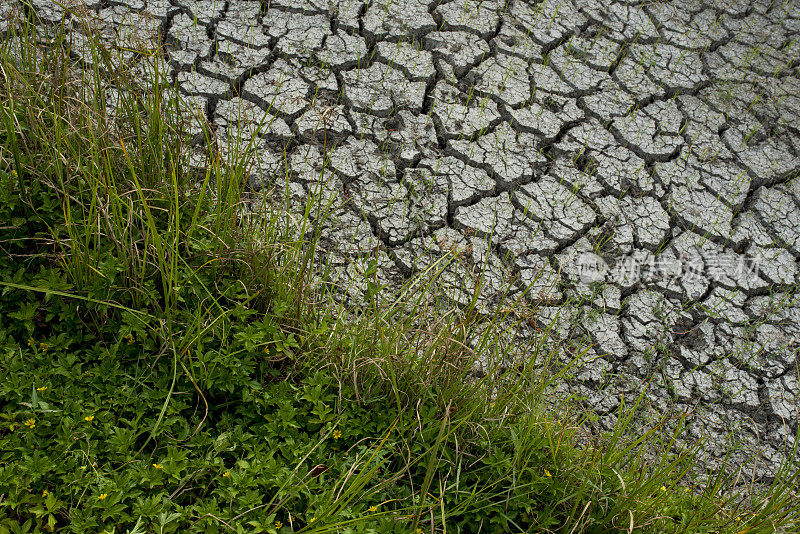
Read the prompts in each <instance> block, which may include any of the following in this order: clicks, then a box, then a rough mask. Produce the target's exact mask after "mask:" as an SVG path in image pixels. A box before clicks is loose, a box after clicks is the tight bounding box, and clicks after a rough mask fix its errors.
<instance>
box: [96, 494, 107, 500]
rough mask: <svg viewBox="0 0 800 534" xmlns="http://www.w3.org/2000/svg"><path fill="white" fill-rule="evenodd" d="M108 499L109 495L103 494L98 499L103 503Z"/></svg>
mask: <svg viewBox="0 0 800 534" xmlns="http://www.w3.org/2000/svg"><path fill="white" fill-rule="evenodd" d="M106 497H108V493H101V494H100V496H99V497H98V499H99V500H101V501H102V500H103V499H105V498H106Z"/></svg>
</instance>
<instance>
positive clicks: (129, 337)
mask: <svg viewBox="0 0 800 534" xmlns="http://www.w3.org/2000/svg"><path fill="white" fill-rule="evenodd" d="M123 339H124V340H125V343H126V344H128V345H133V334H128V335H127V336H125V337H124V338H123Z"/></svg>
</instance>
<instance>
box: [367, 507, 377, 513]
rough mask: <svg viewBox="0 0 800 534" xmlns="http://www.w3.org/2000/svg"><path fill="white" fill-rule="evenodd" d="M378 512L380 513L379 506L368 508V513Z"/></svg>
mask: <svg viewBox="0 0 800 534" xmlns="http://www.w3.org/2000/svg"><path fill="white" fill-rule="evenodd" d="M377 511H378V507H377V506H370V507H369V508H367V512H377Z"/></svg>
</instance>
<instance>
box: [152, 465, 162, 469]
mask: <svg viewBox="0 0 800 534" xmlns="http://www.w3.org/2000/svg"><path fill="white" fill-rule="evenodd" d="M153 467H155V468H156V469H163V468H164V466H163V465H161V464H153Z"/></svg>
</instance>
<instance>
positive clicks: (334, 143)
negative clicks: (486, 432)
mask: <svg viewBox="0 0 800 534" xmlns="http://www.w3.org/2000/svg"><path fill="white" fill-rule="evenodd" d="M76 6H82V7H81V10H80V11H81V12H82V13H83V15H84V16H90V17H92V18H94V19H95V28H96V29H97V31H99V32H101V33H102V34H103V35H104V36H105V38H106V39H107V40H108V42H109V43H110V44H112V45H113V46H115V47H116V48H117V49H118V50H119V51H120V54H121V57H122V60H124V61H126V62H129V63H130V64H131V65H132V66H138V67H140V69H139V70H140V72H139V75H140V76H141V77H142V79H143V80H145V81H152V80H151V79H150V78H152V68H150V67H148V66H147V62H146V61H144V59H142V56H141V55H139V54H136V53H133V52H131V51H130V50H131V49H133V48H135V47H134V45H135V44H139V45H140V44H141V43H145V44H146V45H147V46H149V47H150V48H151V49H152V50H155V51H160V58H161V59H160V61H161V62H162V66H163V68H164V69H166V71H168V72H169V77H170V80H169V81H171V82H177V85H178V87H179V89H180V91H181V93H182V94H183V95H184V96H185V98H186V101H187V102H189V103H191V104H192V105H194V106H197V109H199V110H201V114H202V115H204V117H205V120H207V121H208V122H209V123H211V124H212V125H215V126H216V129H215V132H216V137H217V139H218V142H217V147H218V148H219V150H220V152H222V153H223V154H224V153H226V152H229V151H231V150H232V146H233V145H234V143H235V140H234V137H235V132H239V133H240V135H241V134H242V132H243V137H244V140H245V141H248V140H252V141H253V143H254V144H255V146H256V152H255V154H256V161H257V164H258V167H257V169H255V170H254V172H253V174H252V176H251V178H250V186H251V188H252V190H253V193H254V195H253V198H258V193H259V192H264V191H267V190H272V188H273V187H275V188H277V190H278V191H284V192H285V193H287V194H288V196H289V197H290V198H294V199H296V201H297V205H301V202H302V201H303V200H304V199H306V198H309V197H310V196H312V195H315V194H316V195H318V196H319V197H321V198H323V199H324V200H326V201H327V200H330V201H331V202H332V205H333V213H332V217H330V218H329V219H328V220H327V221H326V222H324V223H323V224H324V230H323V233H322V237H323V247H324V250H325V254H326V259H327V262H328V265H329V266H330V267H331V269H332V272H333V273H334V276H335V277H336V279H337V280H338V281H340V282H341V283H343V284H344V285H345V286H346V287H347V291H349V293H350V294H351V295H350V296H351V297H352V298H355V299H357V298H359V295H360V294H361V292H362V291H363V289H364V286H365V284H366V280H365V279H364V276H363V275H364V272H365V271H367V267H368V265H369V261H370V259H372V258H377V267H378V273H377V276H378V278H379V279H380V281H381V283H384V284H388V285H389V286H393V285H394V286H399V285H401V284H403V283H404V282H407V281H409V280H412V279H414V278H415V277H417V276H419V275H420V273H424V272H426V270H427V269H429V268H431V266H435V265H437V263H436V262H437V261H438V260H440V259H441V258H442V257H443V256H444V255H447V254H450V253H452V252H453V251H457V253H458V254H457V261H452V262H450V263H448V264H447V266H446V268H445V269H444V272H443V273H442V275H441V280H442V282H443V284H444V287H445V291H446V293H447V295H448V297H449V298H450V299H451V300H452V301H454V302H456V303H461V304H465V303H467V302H469V300H470V299H471V298H472V296H473V292H474V291H475V287H476V281H477V279H478V277H479V276H480V275H481V273H482V274H483V277H484V282H485V284H484V285H483V286H482V287H481V288H480V290H479V293H480V294H479V295H478V296H479V300H480V302H481V303H482V305H483V306H485V307H487V308H486V309H489V308H491V306H493V305H495V306H496V305H498V304H497V303H499V302H500V296H501V295H503V294H504V292H506V291H507V292H508V299H511V300H513V301H515V302H516V303H517V305H519V306H522V307H523V308H525V309H526V310H530V312H531V319H532V320H531V322H530V325H531V328H530V330H529V331H528V332H521V333H518V334H519V335H523V336H525V335H527V336H534V335H536V334H537V331H541V330H542V329H545V328H547V326H548V325H551V326H552V327H553V335H554V336H555V338H556V339H557V340H559V342H560V343H562V345H563V346H565V347H569V346H572V347H574V345H575V344H578V345H582V346H584V347H585V348H586V349H587V350H588V352H586V353H585V358H584V362H583V364H582V366H581V367H580V368H579V369H578V371H577V372H576V373H575V376H574V377H573V378H572V379H571V380H569V381H568V383H565V384H564V385H563V386H562V388H561V389H562V390H563V391H566V392H570V393H573V394H577V395H579V396H580V397H581V398H583V399H584V402H585V403H587V405H589V406H591V407H592V408H593V409H594V410H595V411H596V412H597V413H598V414H599V415H600V421H601V422H603V423H604V424H605V425H609V424H613V422H614V421H615V417H616V411H617V410H618V409H619V407H620V399H621V398H622V397H623V396H625V398H626V399H630V398H632V397H635V396H636V395H638V394H639V393H640V392H642V391H643V390H644V389H645V388H646V390H647V394H646V397H647V400H648V402H649V403H650V405H651V406H652V407H653V409H654V410H655V411H656V412H659V411H666V410H667V409H673V410H676V411H677V412H688V413H690V414H691V415H690V419H689V430H688V434H687V436H686V437H685V440H686V441H687V442H688V441H691V440H692V439H694V438H697V437H700V436H709V442H708V443H709V445H710V446H709V447H708V448H707V452H706V455H707V458H706V461H707V464H706V465H708V466H710V467H711V468H712V469H713V468H715V467H719V462H720V458H721V457H722V455H723V454H724V452H725V450H726V448H727V447H728V446H729V445H730V444H731V443H732V441H731V439H735V440H738V444H737V447H736V452H735V453H734V454H733V456H732V458H731V459H730V460H731V462H732V463H733V465H734V466H743V465H747V466H748V467H753V468H754V469H755V471H754V474H755V476H756V477H761V479H762V480H768V479H769V477H770V475H771V474H772V473H773V472H774V469H775V468H776V467H777V466H778V464H779V463H780V462H781V460H782V459H784V458H786V455H787V451H788V450H789V448H790V447H791V446H792V445H793V444H794V435H795V434H796V432H797V430H798V390H799V389H800V387H799V386H798V365H797V359H798V358H797V357H798V350H799V349H800V302H798V290H797V288H798V283H800V274H798V262H800V177H798V175H800V39H799V38H800V4H797V3H796V2H795V1H794V0H790V1H786V2H783V1H776V2H769V1H766V0H755V1H743V0H742V1H739V0H731V1H728V0H725V1H723V0H696V1H692V0H686V1H682V0H676V1H661V0H659V1H652V0H641V1H623V0H609V1H607V2H600V1H596V0H541V1H536V0H526V1H523V0H507V1H499V0H485V1H481V2H479V1H474V0H473V1H469V0H453V1H440V0H373V1H371V2H361V1H356V0H341V1H334V2H328V1H327V0H263V1H260V2H259V1H249V0H248V1H243V0H228V1H221V0H220V1H207V0H197V1H194V0H101V1H99V2H97V3H85V4H76ZM14 9H23V10H24V11H25V12H27V13H28V15H30V16H36V17H39V21H40V24H42V25H44V26H47V25H55V24H60V23H61V21H62V17H65V20H66V22H67V26H68V27H70V24H73V22H74V19H75V17H74V16H71V15H70V14H69V13H68V12H65V10H64V9H63V8H62V7H61V6H59V5H58V4H55V3H53V2H52V1H51V0H28V1H27V3H25V4H24V5H23V4H21V3H16V2H14V1H11V0H3V1H2V2H0V14H4V13H8V12H10V11H11V10H14ZM4 24H5V23H4ZM82 31H85V30H83V29H81V27H80V26H79V25H77V24H73V27H72V32H71V35H70V46H71V53H72V54H73V56H74V57H76V58H81V59H83V60H85V61H87V62H91V57H90V56H89V55H88V54H86V53H85V43H86V39H85V37H83V34H82V33H81V32H82ZM108 91H109V93H110V94H113V88H109V89H108ZM202 122H203V120H202V119H199V120H197V121H195V122H194V123H193V124H192V125H190V128H189V131H188V132H187V133H188V134H191V135H194V134H197V133H199V132H202V129H201V128H202V126H201V123H202ZM203 152H204V149H203V147H199V148H198V149H197V158H198V162H199V160H200V159H202V158H203V157H204V156H203ZM198 164H199V163H198ZM573 350H574V349H573ZM565 352H566V351H565ZM753 454H757V455H758V456H757V457H756V460H757V461H756V462H755V463H754V464H753V462H752V458H751V455H753Z"/></svg>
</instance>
